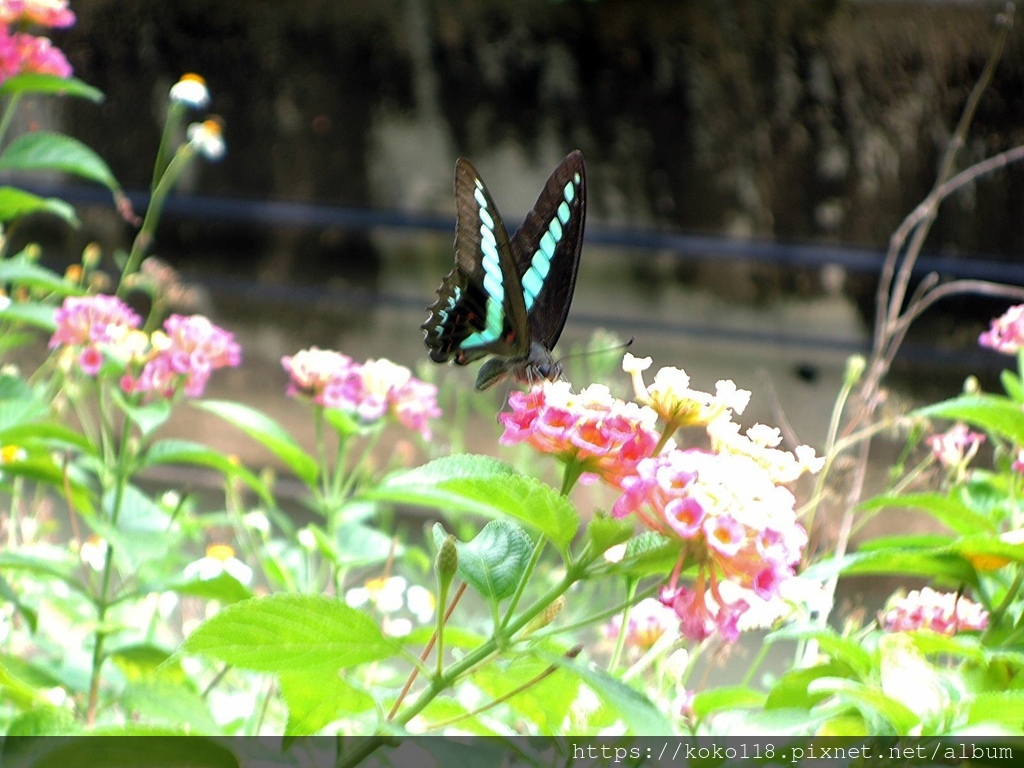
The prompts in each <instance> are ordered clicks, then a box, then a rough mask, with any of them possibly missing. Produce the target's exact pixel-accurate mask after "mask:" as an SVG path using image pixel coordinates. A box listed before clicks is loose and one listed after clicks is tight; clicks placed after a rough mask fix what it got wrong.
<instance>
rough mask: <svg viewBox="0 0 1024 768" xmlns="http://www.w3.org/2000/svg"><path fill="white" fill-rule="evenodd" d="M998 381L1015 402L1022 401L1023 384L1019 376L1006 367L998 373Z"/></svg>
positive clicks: (1023, 394) (1023, 395) (1023, 396)
mask: <svg viewBox="0 0 1024 768" xmlns="http://www.w3.org/2000/svg"><path fill="white" fill-rule="evenodd" d="M999 381H1000V383H1001V384H1002V385H1003V391H1005V392H1006V394H1008V395H1009V396H1010V397H1011V398H1012V399H1013V400H1015V401H1016V402H1018V403H1024V384H1021V380H1020V376H1018V375H1017V374H1015V373H1014V372H1013V371H1011V370H1009V369H1008V368H1007V369H1005V370H1003V372H1002V373H1000V374H999Z"/></svg>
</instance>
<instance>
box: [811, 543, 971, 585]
mask: <svg viewBox="0 0 1024 768" xmlns="http://www.w3.org/2000/svg"><path fill="white" fill-rule="evenodd" d="M836 573H843V574H845V575H847V576H853V575H863V574H878V573H895V574H899V575H906V576H923V577H926V578H932V579H938V578H941V579H946V580H948V581H950V582H952V583H964V584H970V585H972V586H973V585H976V584H977V581H978V578H977V574H976V573H975V571H974V569H973V568H972V567H971V565H970V563H968V562H967V561H966V560H964V559H963V558H962V557H959V556H958V555H956V554H955V553H953V552H951V551H948V550H946V551H943V550H941V549H934V550H931V551H923V550H906V549H895V548H893V549H882V550H875V551H870V552H857V553H855V554H852V555H846V556H845V557H842V558H832V559H829V560H823V561H822V562H820V563H815V564H814V565H812V566H811V567H810V568H807V569H806V570H805V571H804V574H803V575H804V576H805V577H807V578H808V579H812V580H821V581H825V580H827V579H828V578H830V577H831V576H833V575H835V574H836Z"/></svg>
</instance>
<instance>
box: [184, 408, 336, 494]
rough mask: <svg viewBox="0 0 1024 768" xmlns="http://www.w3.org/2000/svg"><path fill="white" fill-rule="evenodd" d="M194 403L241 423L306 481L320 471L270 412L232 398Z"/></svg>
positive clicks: (205, 409)
mask: <svg viewBox="0 0 1024 768" xmlns="http://www.w3.org/2000/svg"><path fill="white" fill-rule="evenodd" d="M192 405H193V407H195V408H199V409H200V410H203V411H206V412H207V413H212V414H214V415H215V416H219V417H220V418H222V419H224V420H225V421H226V422H228V423H229V424H233V425H234V426H236V427H238V428H239V429H240V430H242V431H243V432H245V433H246V434H247V435H249V437H251V438H253V439H254V440H256V442H258V443H260V444H261V445H262V446H263V447H264V448H266V449H267V450H269V451H270V452H271V453H273V454H274V455H275V456H277V457H278V458H279V459H280V460H281V461H282V462H284V464H285V465H286V466H287V467H288V468H289V469H290V470H291V471H292V472H293V473H295V475H296V476H297V477H298V478H299V479H300V480H302V482H304V483H305V484H306V485H312V484H313V483H315V482H316V479H317V477H318V476H319V473H320V470H319V468H318V466H317V463H316V460H315V459H313V458H312V457H311V456H309V455H307V454H306V452H305V451H303V450H302V448H301V447H300V446H299V444H298V443H296V442H295V440H294V439H293V438H292V436H291V435H289V434H288V433H287V432H286V431H285V430H284V429H283V428H282V427H281V426H280V425H279V424H278V423H277V422H275V421H274V420H273V419H271V418H270V417H269V416H267V415H265V414H263V413H261V412H259V411H257V410H256V409H255V408H250V407H249V406H246V405H242V404H241V403H235V402H231V401H229V400H199V401H192Z"/></svg>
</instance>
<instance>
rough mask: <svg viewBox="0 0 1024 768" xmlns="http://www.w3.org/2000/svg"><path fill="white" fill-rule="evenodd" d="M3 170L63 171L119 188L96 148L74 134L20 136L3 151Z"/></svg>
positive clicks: (114, 189)
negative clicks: (90, 146)
mask: <svg viewBox="0 0 1024 768" xmlns="http://www.w3.org/2000/svg"><path fill="white" fill-rule="evenodd" d="M0 171H59V172H61V173H69V174H71V175H73V176H78V177H79V178H82V179H87V180H88V181H95V182H96V183H97V184H102V185H103V186H105V187H106V188H107V189H109V190H110V191H111V192H118V191H120V189H121V185H120V184H118V183H117V179H116V178H114V174H113V173H111V172H110V168H109V167H108V166H107V164H106V163H105V162H104V161H103V158H101V157H100V156H99V155H97V154H96V153H95V152H94V151H93V150H92V149H90V148H89V147H88V146H86V145H85V144H83V143H82V142H80V141H79V140H78V139H75V138H72V137H71V136H65V135H64V134H62V133H55V132H53V131H32V132H31V133H24V134H22V135H21V136H18V137H17V138H16V139H14V140H13V141H12V142H11V143H10V144H8V145H7V146H6V147H5V148H4V151H3V153H0Z"/></svg>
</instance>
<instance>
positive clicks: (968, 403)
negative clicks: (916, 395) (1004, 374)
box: [914, 395, 1024, 445]
mask: <svg viewBox="0 0 1024 768" xmlns="http://www.w3.org/2000/svg"><path fill="white" fill-rule="evenodd" d="M914 413H915V415H918V416H924V417H927V418H937V417H941V418H944V419H951V420H953V421H963V422H966V423H968V424H971V425H973V426H975V427H980V428H981V429H984V430H985V431H987V432H992V433H994V434H997V435H1002V436H1003V437H1005V438H1007V439H1009V440H1012V441H1013V442H1014V443H1016V444H1017V445H1024V410H1021V407H1020V404H1019V403H1015V402H1014V401H1013V400H1010V399H1009V398H1006V397H1002V396H999V395H963V396H962V397H957V398H954V399H953V400H947V401H945V402H942V403H936V404H935V405H930V406H928V407H926V408H921V409H920V410H918V411H915V412H914Z"/></svg>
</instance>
